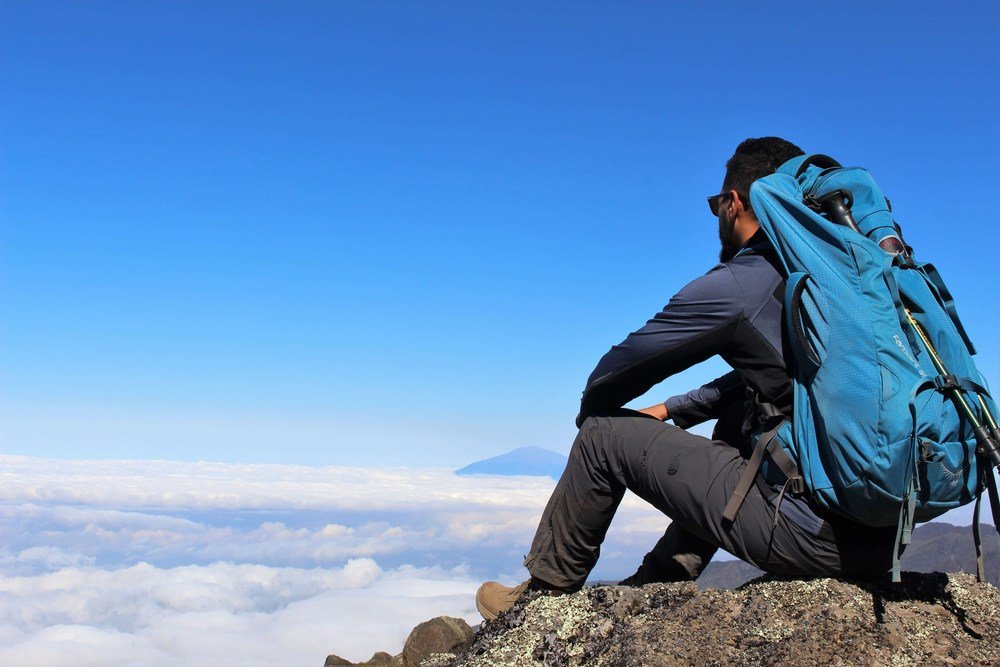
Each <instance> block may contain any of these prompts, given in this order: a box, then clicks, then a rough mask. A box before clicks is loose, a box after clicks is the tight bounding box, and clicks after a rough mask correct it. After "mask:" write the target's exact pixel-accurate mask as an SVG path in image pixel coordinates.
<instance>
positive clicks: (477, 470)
mask: <svg viewBox="0 0 1000 667" xmlns="http://www.w3.org/2000/svg"><path fill="white" fill-rule="evenodd" d="M565 467H566V455H565V454H560V453H559V452H554V451H552V450H551V449H543V448H542V447H518V448H517V449H514V450H512V451H509V452H507V453H506V454H500V455H499V456H493V457H491V458H488V459H483V460H482V461H476V462H474V463H470V464H469V465H467V466H465V467H464V468H459V469H458V470H456V471H455V474H456V475H505V476H511V475H535V476H541V477H551V478H552V479H559V476H560V475H561V474H562V471H563V469H564V468H565Z"/></svg>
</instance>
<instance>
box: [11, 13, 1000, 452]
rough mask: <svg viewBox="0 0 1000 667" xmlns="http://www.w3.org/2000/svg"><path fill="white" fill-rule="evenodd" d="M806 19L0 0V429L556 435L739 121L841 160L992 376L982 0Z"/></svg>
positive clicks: (701, 239)
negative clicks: (872, 184)
mask: <svg viewBox="0 0 1000 667" xmlns="http://www.w3.org/2000/svg"><path fill="white" fill-rule="evenodd" d="M832 15H833V12H832V10H831V9H830V8H829V7H826V6H823V7H821V8H816V9H810V8H808V7H805V6H802V5H790V4H785V3H781V4H779V3H775V4H774V5H767V6H761V5H760V4H759V3H758V4H757V5H753V6H747V5H743V4H742V3H732V4H728V3H721V4H720V3H713V4H712V5H711V6H708V5H705V6H702V5H698V6H694V5H693V3H692V6H686V7H682V6H680V4H679V3H677V4H674V3H651V2H638V3H579V2H573V3H512V2H503V3H485V2H484V3H459V2H454V3H452V2H431V3H419V4H418V3H392V2H297V3H251V2H239V3H237V2H232V3H224V2H213V3H196V2H177V3H165V2H163V3H154V2H134V3H106V2H88V3H71V2H31V3H28V2H4V3H2V4H0V95H2V99H3V102H2V104H0V304H2V305H0V427H2V430H0V432H2V433H3V436H2V443H0V448H2V450H3V451H4V452H6V453H18V454H36V455H41V456H53V457H65V458H123V457H128V458H171V459H188V460H195V459H209V460H221V461H233V462H274V463H308V464H341V465H387V464H392V465H418V464H429V465H447V466H451V465H454V466H456V467H457V466H458V465H462V464H464V463H467V462H468V461H471V460H475V459H477V458H482V457H484V456H489V455H492V454H496V453H498V452H502V451H505V450H507V449H512V448H514V447H517V446H523V445H539V446H544V447H549V448H552V449H556V450H560V451H566V450H567V449H568V447H569V444H570V441H571V439H572V435H573V431H574V428H573V418H574V416H575V414H576V408H577V404H578V400H579V395H580V390H581V389H582V387H583V384H584V381H585V380H586V377H587V375H588V374H589V372H590V370H591V369H592V368H593V366H594V364H595V363H596V361H597V359H598V358H599V357H600V356H601V354H603V353H604V352H605V351H606V350H607V349H608V347H610V346H611V345H612V344H614V343H616V342H618V341H619V340H621V338H623V337H624V336H625V334H627V333H628V332H629V331H630V330H632V329H634V328H636V327H638V326H639V325H641V324H642V323H643V322H644V321H645V320H646V319H647V318H648V317H649V316H651V315H652V314H653V313H655V312H656V311H657V310H658V309H659V308H660V307H661V306H662V305H663V304H664V303H665V302H666V301H667V299H668V298H669V297H670V296H671V295H672V294H673V293H674V292H675V291H676V290H677V289H679V288H680V287H681V286H683V285H684V284H685V283H686V282H687V281H689V280H690V279H692V278H694V277H695V276H697V275H699V274H701V273H703V272H704V271H706V270H708V269H709V268H710V267H711V265H712V263H713V261H714V258H715V256H716V254H717V240H716V230H715V221H714V220H713V219H712V218H711V217H710V215H709V213H708V210H707V207H706V206H705V203H704V202H705V196H706V195H709V194H714V193H715V192H717V191H718V190H719V186H720V184H721V180H722V176H723V166H724V163H725V160H726V159H727V158H728V156H729V155H730V154H731V153H732V150H733V148H734V147H735V145H736V144H737V143H738V142H739V141H740V140H742V139H744V138H746V137H748V136H763V135H770V134H777V135H781V136H785V137H786V138H789V139H791V140H793V141H795V142H796V143H798V144H799V145H801V146H802V147H803V148H804V149H805V150H807V151H814V152H824V153H829V154H832V155H834V156H837V157H839V158H840V159H841V160H842V161H844V162H848V163H852V164H862V165H864V166H867V167H868V168H869V169H871V171H872V172H873V173H874V175H875V176H876V178H877V179H878V180H879V182H880V184H881V185H882V187H883V189H884V190H885V191H886V192H887V194H888V195H889V197H890V198H891V199H892V201H893V204H894V208H895V210H896V212H897V213H898V216H899V219H900V221H901V222H902V224H903V226H904V230H905V231H906V232H907V236H908V240H909V242H910V243H911V244H912V245H913V246H914V247H915V248H916V250H917V255H918V257H919V258H921V259H925V260H928V259H930V260H933V261H935V263H936V264H937V265H938V267H939V268H940V269H941V272H942V274H943V275H944V277H945V279H946V280H947V281H948V283H949V285H950V287H951V289H952V292H953V293H954V295H955V296H956V299H957V303H958V307H959V311H960V313H961V314H962V315H963V318H964V320H965V322H966V326H967V329H968V330H969V333H970V335H971V336H972V337H973V339H974V340H975V341H976V343H977V345H978V346H979V349H980V356H979V364H980V368H981V370H982V371H983V372H984V373H985V374H986V376H987V378H988V380H990V382H991V383H992V384H993V385H994V386H997V385H1000V336H998V334H997V331H998V330H1000V312H998V310H1000V309H998V308H997V306H996V301H995V296H994V294H993V293H994V290H995V286H996V285H997V282H998V281H997V279H998V277H1000V271H998V269H997V263H996V255H997V253H996V247H997V245H998V242H1000V233H998V232H997V227H996V225H995V223H994V220H993V219H992V218H993V217H994V214H993V211H992V209H991V207H990V206H989V205H988V201H989V199H990V195H991V194H992V193H993V192H995V191H996V174H997V173H998V172H1000V158H998V157H997V156H998V155H1000V134H998V132H997V129H996V108H997V103H998V102H1000V100H998V93H997V90H998V86H1000V59H998V56H997V53H996V40H997V37H998V36H1000V7H998V5H996V3H988V2H962V3H957V4H954V3H953V4H942V3H920V2H916V3H891V4H881V3H880V4H879V5H878V6H876V5H875V4H874V3H841V4H840V5H838V6H837V10H836V18H837V19H838V21H837V23H836V24H835V23H834V22H833V20H832V19H831V16H832ZM723 370H724V368H723V366H722V365H721V364H720V363H718V362H714V363H709V364H707V365H706V367H702V368H698V369H694V370H692V371H689V372H687V373H685V374H683V375H682V376H681V377H678V378H672V379H671V380H668V381H667V382H666V383H664V384H663V385H661V386H660V387H658V388H656V389H654V390H653V392H652V393H651V395H650V396H649V397H648V400H646V401H640V402H647V403H651V402H654V401H658V400H662V399H664V398H666V397H667V396H669V395H671V394H673V393H676V392H680V391H684V390H687V389H689V388H691V387H693V386H697V385H698V384H700V382H701V381H703V380H707V379H710V378H711V377H714V376H715V375H716V374H718V373H720V372H722V371H723Z"/></svg>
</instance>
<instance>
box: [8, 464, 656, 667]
mask: <svg viewBox="0 0 1000 667" xmlns="http://www.w3.org/2000/svg"><path fill="white" fill-rule="evenodd" d="M553 486H554V482H553V480H551V479H548V478H540V477H517V478H512V477H460V476H456V475H455V474H454V473H452V472H451V471H449V470H442V469H411V468H393V469H385V468H379V469H364V468H338V467H325V468H311V467H306V466H290V465H233V464H222V463H179V462H170V461H65V460H50V459H42V458H32V457H21V456H0V545H2V547H0V664H2V665H5V666H6V665H32V666H38V667H45V666H47V665H51V666H54V665H64V664H73V665H74V666H78V665H135V664H142V665H178V664H184V665H202V664H204V665H209V664H211V665H217V664H220V663H235V664H240V665H276V664H296V665H298V664H320V661H322V660H323V659H324V657H325V656H326V655H327V654H328V653H331V652H333V653H337V654H339V655H341V656H343V657H346V658H349V659H352V660H355V661H357V660H363V659H367V658H368V657H370V656H371V654H372V653H373V652H375V651H376V650H388V651H391V652H398V651H399V650H400V649H401V647H402V643H403V640H404V639H405V637H406V635H407V633H408V632H409V631H410V630H411V629H412V627H413V626H414V625H415V624H417V623H418V622H420V621H423V620H426V619H428V618H431V617H434V616H437V615H441V614H448V615H452V616H462V617H465V618H467V619H468V620H469V621H470V622H477V618H478V615H477V614H476V612H475V608H474V604H473V594H474V591H475V589H476V587H477V586H478V585H479V583H480V582H481V581H483V580H485V579H487V578H490V579H499V580H501V581H505V582H508V583H511V582H515V581H518V580H520V579H521V578H523V577H524V576H526V573H525V571H524V570H523V568H522V567H521V559H522V555H523V554H524V553H525V552H526V551H527V549H528V547H529V545H530V542H531V537H532V535H533V532H534V530H535V527H536V525H537V522H538V518H539V516H540V514H541V512H542V509H543V508H544V505H545V502H546V500H547V499H548V496H549V494H550V492H551V490H552V488H553ZM666 524H667V520H666V518H665V517H663V516H662V515H660V514H659V513H658V512H656V511H655V510H653V509H651V508H649V507H648V506H646V505H645V503H643V502H641V501H639V500H638V499H636V498H634V497H631V496H630V497H627V498H626V500H625V502H623V505H622V508H621V510H620V512H619V516H618V517H616V521H615V524H614V525H613V527H612V531H611V532H610V533H609V537H608V541H607V542H606V543H605V547H606V548H605V552H604V553H605V556H604V557H603V558H602V563H601V568H602V569H601V570H598V571H595V576H596V577H606V578H613V577H615V576H621V575H623V574H628V573H629V572H630V571H631V568H633V567H634V566H635V564H636V563H637V562H638V560H639V559H640V558H641V555H642V554H643V553H644V552H645V550H646V549H648V547H649V546H650V545H652V544H653V543H654V542H655V541H656V539H657V537H658V536H659V534H660V533H661V531H662V530H663V528H664V527H665V526H666ZM616 568H617V569H616ZM626 570H627V571H626Z"/></svg>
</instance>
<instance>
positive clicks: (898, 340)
mask: <svg viewBox="0 0 1000 667" xmlns="http://www.w3.org/2000/svg"><path fill="white" fill-rule="evenodd" d="M892 338H893V340H895V341H896V347H898V348H899V349H900V350H902V351H903V355H904V356H905V357H906V358H907V359H909V360H910V363H911V364H913V367H914V368H915V369H917V372H918V373H920V377H922V378H925V377H927V373H925V372H924V369H923V368H922V367H921V366H920V362H919V361H917V360H916V359H914V358H913V353H911V352H910V348H908V347H907V346H906V344H905V343H904V342H903V339H902V338H900V337H899V335H898V334H897V335H895V336H893V337H892Z"/></svg>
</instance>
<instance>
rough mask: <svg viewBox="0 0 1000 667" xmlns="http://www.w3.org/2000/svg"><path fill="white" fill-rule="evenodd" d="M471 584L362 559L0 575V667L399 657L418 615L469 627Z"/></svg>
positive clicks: (459, 577)
mask: <svg viewBox="0 0 1000 667" xmlns="http://www.w3.org/2000/svg"><path fill="white" fill-rule="evenodd" d="M477 585H478V584H477V582H476V581H474V580H473V579H472V578H470V577H469V575H468V573H467V572H463V571H461V570H456V571H450V572H449V571H442V570H439V569H435V568H425V569H416V568H409V567H402V568H398V569H396V570H392V571H384V570H382V569H380V568H379V566H378V565H377V564H376V563H375V561H373V560H370V559H354V560H350V561H348V562H347V564H345V565H344V566H343V567H341V568H329V569H302V568H276V567H266V566H261V565H232V564H227V563H215V564H212V565H209V566H186V567H177V568H170V569H161V568H157V567H154V566H152V565H148V564H139V565H134V566H132V567H128V568H124V569H119V570H102V569H98V568H94V567H67V568H64V569H62V570H59V571H56V572H52V573H47V574H41V575H33V576H28V577H9V576H2V577H0V664H3V665H6V666H8V667H21V666H23V667H29V666H30V667H40V666H45V665H53V666H54V665H66V664H72V665H74V666H75V667H86V666H90V665H93V666H95V667H96V666H97V665H101V666H102V667H113V666H118V665H120V666H122V667H125V666H126V665H128V666H131V665H143V666H144V667H154V666H159V665H163V666H168V665H169V666H171V667H172V666H174V665H188V666H191V667H198V666H200V665H204V666H206V667H208V666H212V667H215V666H216V665H220V664H236V665H241V666H245V667H251V666H257V665H260V666H264V665H268V666H271V665H309V664H317V665H318V664H322V660H323V659H325V657H326V655H327V654H328V653H331V652H335V653H337V654H338V655H341V656H343V657H345V658H348V659H351V660H354V661H360V660H363V659H367V658H368V657H370V656H371V654H372V653H373V652H374V651H375V650H380V649H381V650H388V651H391V652H398V651H399V650H401V648H402V645H403V641H404V640H405V638H406V635H407V634H408V633H409V631H410V629H412V627H413V626H414V625H416V624H417V623H419V622H420V621H422V620H425V619H427V618H431V617H433V616H437V615H441V614H450V615H458V616H463V617H465V618H466V619H467V620H469V621H471V622H476V621H475V618H476V617H477V614H476V613H475V607H474V606H473V604H472V595H473V592H474V591H475V587H476V586H477ZM372 619H377V622H372Z"/></svg>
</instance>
